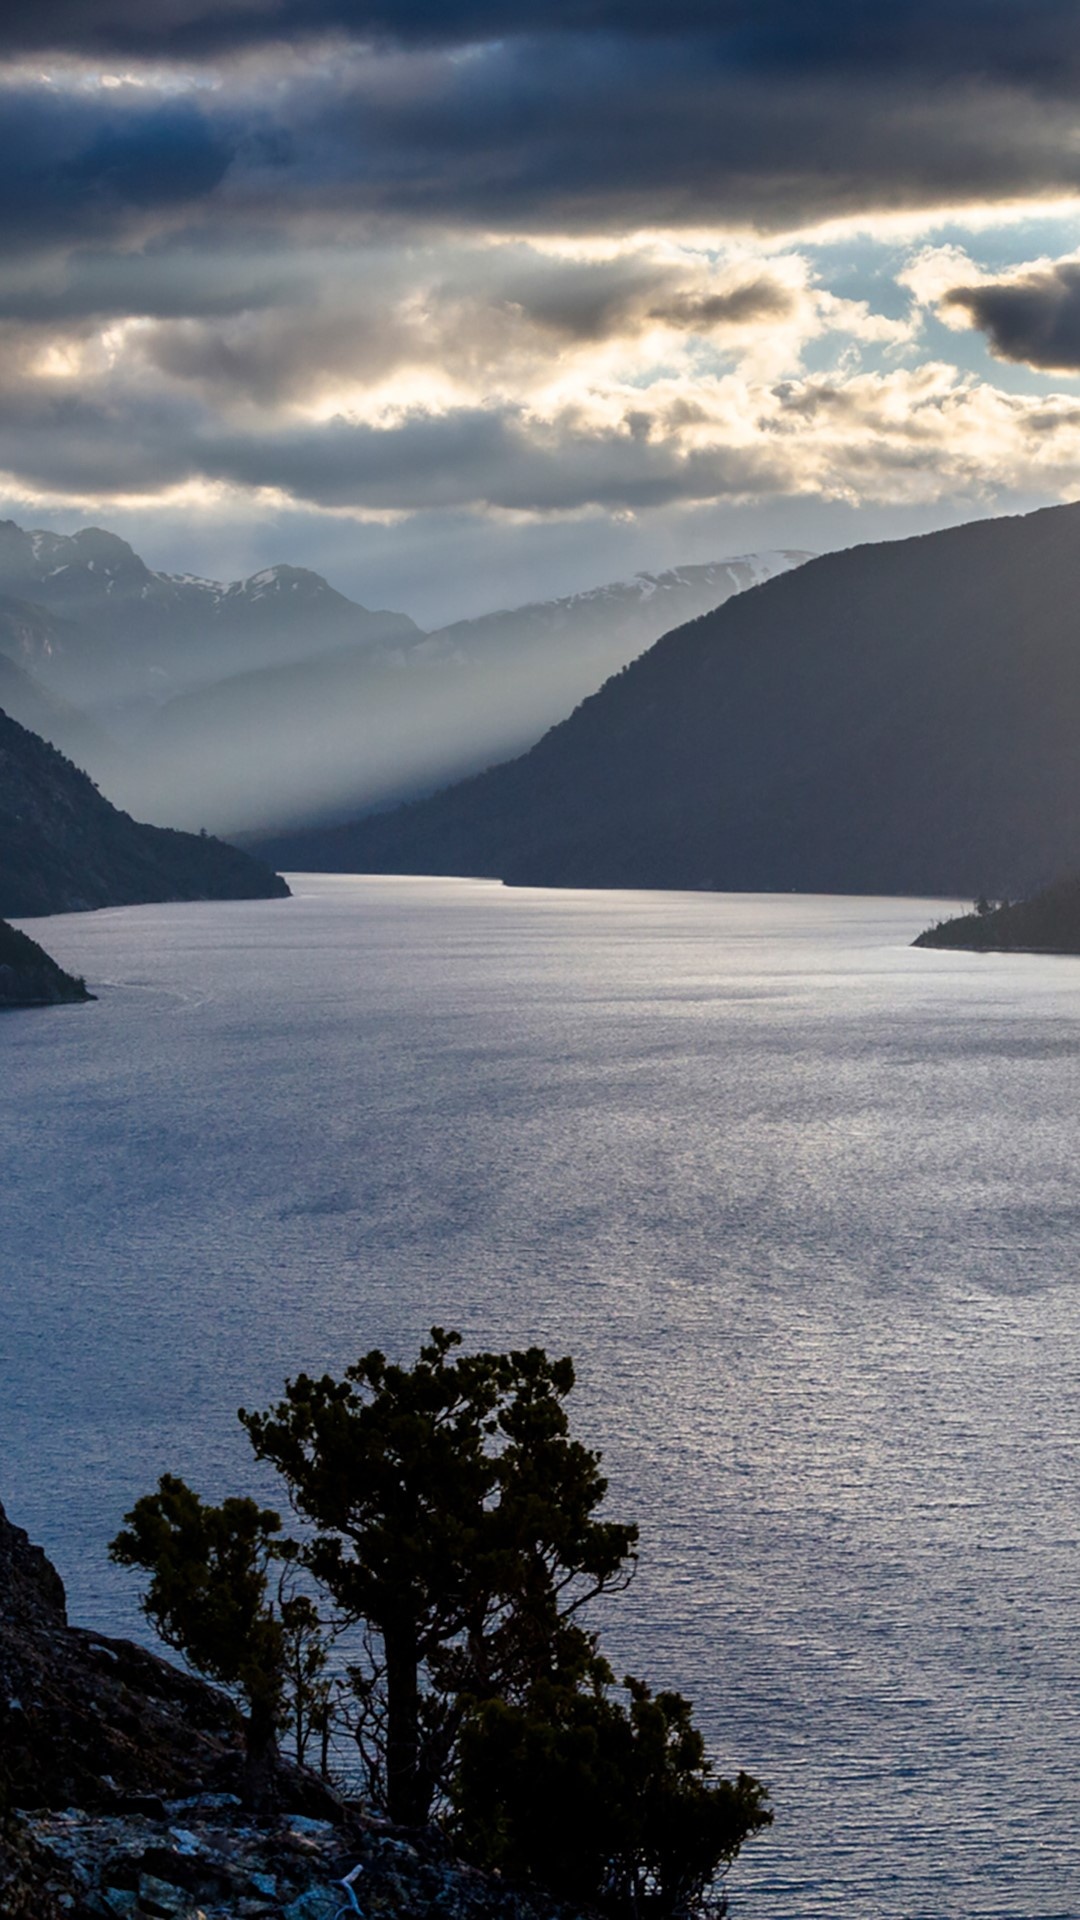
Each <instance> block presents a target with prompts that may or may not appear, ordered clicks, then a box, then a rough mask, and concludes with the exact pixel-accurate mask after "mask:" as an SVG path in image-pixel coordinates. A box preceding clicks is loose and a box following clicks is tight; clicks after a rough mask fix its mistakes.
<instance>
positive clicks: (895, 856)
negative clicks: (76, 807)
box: [261, 506, 1080, 897]
mask: <svg viewBox="0 0 1080 1920" xmlns="http://www.w3.org/2000/svg"><path fill="white" fill-rule="evenodd" d="M1078 739H1080V507H1076V506H1069V507H1059V508H1052V509H1048V510H1045V511H1043V512H1040V513H1035V514H1031V515H1028V516H1026V517H1023V518H1014V519H1003V520H994V521H982V522H978V523H976V524H974V525H971V526H966V527H959V528H955V529H951V530H949V531H947V532H943V533H935V534H929V535H926V536H924V537H922V538H920V539H914V540H903V541H895V542H891V543H889V544H886V545H879V546H865V547H857V548H853V549H852V550H850V551H848V552H846V553H837V554H830V555H826V556H824V557H822V558H820V559H817V560H811V561H809V562H808V563H807V564H806V565H805V566H803V567H800V568H799V569H798V570H797V571H794V572H791V573H787V574H785V575H783V576H781V577H780V578H777V579H772V580H769V581H767V582H765V583H764V584H763V585H761V586H757V587H755V588H753V589H752V590H751V591H750V592H748V593H744V594H740V595H739V596H738V597H736V598H734V599H732V600H729V601H728V602H727V604H726V605H725V606H723V607H721V608H719V609H718V611H716V612H715V613H712V614H708V615H706V616H705V617H704V618H702V619H699V620H695V621H693V622H692V623H691V624H689V625H688V626H684V627H681V628H679V629H678V630H677V631H675V632H673V633H670V634H668V635H666V637H665V638H664V639H662V640H660V641H659V642H658V643H657V645H656V646H654V647H653V648H652V649H651V650H650V651H649V652H648V653H646V654H645V655H644V656H643V657H642V658H641V659H640V660H637V661H635V662H634V664H633V665H632V666H630V667H629V668H627V670H626V671H625V672H623V673H621V674H619V675H618V676H617V677H616V678H614V679H612V680H609V681H608V682H607V683H606V685H605V686H604V687H603V688H602V689H601V690H600V692H599V693H597V694H596V695H594V696H593V697H592V698H591V699H588V700H586V701H585V702H584V703H583V704H582V705H581V706H580V707H579V708H578V709H577V711H576V712H575V713H574V714H573V715H572V716H571V718H570V719H569V720H567V721H565V722H564V723H563V724H562V725H561V726H557V727H554V728H553V729H552V730H551V731H550V732H549V733H548V734H546V735H545V737H544V738H543V740H541V741H540V743H539V744H538V745H537V746H536V747H534V748H533V749H532V751H531V752H530V753H528V754H526V755H524V756H523V757H522V758H521V759H518V760H515V761H512V762H510V763H509V764H507V765H504V766H501V767H497V768H494V769H492V770H491V771H489V772H487V773H484V774H481V775H479V776H478V777H476V778H474V779H472V780H469V781H466V782H463V783H462V784H460V785H458V786H455V787H452V788H449V789H448V790H446V791H445V792H443V793H441V794H438V795H436V796H434V797H433V798H431V799H429V800H425V801H420V802H418V803H416V804H414V805H412V806H409V807H404V808H399V809H398V810H396V811H395V812H393V813H387V814H382V815H378V816H375V817H372V818H368V819H366V820H362V821H359V822H357V823H356V824H354V825H351V826H349V827H343V828H339V829H337V830H335V831H331V832H325V833H321V834H316V833H307V834H298V835H294V836H289V837H285V836H275V837H273V838H267V839H264V840H263V841H262V842H261V851H263V853H264V854H265V855H268V856H269V857H272V858H273V859H274V860H275V861H278V862H280V863H281V864H283V865H287V866H291V867H295V868H304V867H309V868H321V869H335V868H337V869H344V870H349V871H355V872H363V871H378V872H403V873H456V874H472V875H488V876H494V877H499V878H502V879H504V880H506V881H509V882H514V883H519V884H536V885H543V886H579V887H666V888H717V889H727V888H731V889H751V890H755V889H770V890H784V889H789V888H794V889H799V890H804V891H823V892H880V893H922V894H942V895H952V896H953V897H955V896H956V894H957V893H960V894H964V893H966V894H969V895H975V894H979V893H987V894H993V895H995V896H1000V895H1003V894H1009V895H1014V896H1015V895H1016V894H1018V893H1027V892H1029V891H1030V890H1031V889H1032V888H1034V887H1036V886H1038V885H1040V884H1042V883H1044V882H1045V881H1046V880H1047V879H1048V878H1049V877H1050V876H1051V875H1052V874H1054V873H1055V872H1060V871H1061V870H1062V869H1063V868H1065V867H1067V866H1068V864H1069V863H1070V861H1071V860H1072V859H1073V858H1074V857H1075V849H1076V847H1077V846H1078V845H1080V755H1078V753H1077V740H1078Z"/></svg>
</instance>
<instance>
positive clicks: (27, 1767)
mask: <svg viewBox="0 0 1080 1920" xmlns="http://www.w3.org/2000/svg"><path fill="white" fill-rule="evenodd" d="M242 1756H243V1740H242V1737H241V1733H240V1722H239V1716H238V1715H237V1713H236V1711H235V1709H234V1708H233V1706H232V1704H231V1702H230V1701H229V1700H227V1699H226V1698H225V1696H224V1695H223V1694H221V1693H219V1692H218V1691H217V1689H216V1688H214V1687H209V1686H206V1685H204V1683H203V1682H202V1681H200V1680H196V1679H194V1678H192V1676H191V1675H189V1674H185V1673H181V1672H180V1671H179V1670H178V1669H177V1668H176V1667H173V1666H170V1665H169V1663H168V1662H167V1661H165V1660H161V1659H159V1658H158V1657H157V1655H156V1654H153V1653H150V1652H148V1651H147V1649H146V1648H145V1647H139V1646H136V1645H135V1644H134V1643H133V1642H132V1641H129V1640H113V1639H109V1638H108V1637H107V1636H106V1635H104V1634H99V1633H93V1632H90V1631H88V1630H87V1629H86V1628H81V1627H73V1626H70V1625H69V1624H68V1619H67V1611H66V1606H65V1600H64V1587H63V1582H62V1581H61V1579H60V1576H59V1574H58V1573H57V1572H56V1569H55V1568H54V1567H53V1566H52V1565H51V1563H50V1562H49V1560H47V1559H46V1557H45V1555H44V1553H42V1551H41V1549H40V1547H35V1546H32V1545H31V1544H30V1541H29V1540H28V1538H27V1536H26V1534H25V1533H24V1532H23V1530H22V1528H21V1527H15V1526H13V1525H12V1524H11V1522H10V1521H9V1520H8V1519H7V1516H6V1515H5V1513H4V1511H3V1508H2V1507H0V1778H2V1779H3V1784H4V1788H5V1790H6V1794H7V1798H8V1801H9V1803H10V1804H11V1805H13V1806H21V1807H57V1808H59V1807H71V1806H77V1807H83V1808H87V1809H106V1808H115V1807H117V1806H119V1805H122V1804H124V1803H125V1802H129V1801H130V1800H132V1799H133V1798H134V1799H136V1800H137V1799H138V1798H139V1797H140V1796H143V1795H146V1794H155V1795H158V1796H160V1795H162V1794H172V1795H177V1794H190V1793H196V1792H200V1791H203V1790H207V1789H209V1788H211V1787H216V1788H219V1789H222V1790H231V1789H232V1787H233V1786H234V1785H235V1783H236V1780H237V1778H238V1774H239V1768H240V1764H241V1760H242Z"/></svg>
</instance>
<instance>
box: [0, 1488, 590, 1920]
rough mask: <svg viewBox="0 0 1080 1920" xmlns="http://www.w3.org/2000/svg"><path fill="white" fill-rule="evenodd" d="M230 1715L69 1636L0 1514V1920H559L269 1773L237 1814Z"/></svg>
mask: <svg viewBox="0 0 1080 1920" xmlns="http://www.w3.org/2000/svg"><path fill="white" fill-rule="evenodd" d="M243 1745H244V1743H243V1736H242V1731H241V1726H240V1719H239V1715H238V1714H237V1712H236V1710H235V1709H234V1708H233V1706H232V1704H231V1702H230V1701H229V1700H228V1699H226V1698H225V1696H224V1695H223V1694H221V1693H219V1692H218V1691H217V1689H216V1688H213V1687H210V1686H207V1685H206V1684H205V1683H204V1682H203V1681H201V1680H197V1679H194V1678H193V1677H192V1676H190V1675H188V1674H185V1673H182V1672H180V1671H179V1670H178V1669H177V1668H176V1667H173V1666H172V1665H170V1663H169V1662H168V1661H165V1660H161V1659H159V1658H158V1657H157V1656H156V1655H155V1654H152V1653H149V1652H148V1651H147V1650H146V1649H145V1648H143V1647H139V1646H136V1645H135V1644H134V1643H133V1642H131V1641H126V1640H113V1639H110V1638H108V1637H107V1636H105V1635H102V1634H98V1633H93V1632H89V1631H87V1630H86V1629H83V1628H79V1627H73V1626H71V1625H69V1623H68V1619H67V1608H66V1600H65V1594H64V1587H63V1582H62V1581H61V1579H60V1576H59V1574H58V1573H57V1571H56V1569H55V1568H54V1567H53V1566H52V1564H51V1563H50V1561H49V1560H48V1559H47V1558H46V1556H45V1554H44V1553H43V1552H42V1551H41V1549H40V1548H39V1547H35V1546H33V1545H32V1544H31V1542H30V1540H29V1538H28V1537H27V1535H26V1533H25V1532H24V1531H23V1530H22V1528H20V1527H16V1526H13V1525H12V1523H11V1522H10V1521H9V1520H8V1518H7V1516H6V1514H5V1513H4V1510H3V1508H2V1507H0V1913H2V1914H3V1916H4V1920H334V1916H335V1915H336V1914H338V1913H339V1912H342V1911H344V1913H345V1914H348V1913H349V1912H351V1911H352V1905H351V1900H350V1894H349V1890H348V1888H346V1887H344V1886H343V1885H342V1884H341V1882H342V1881H343V1880H344V1878H345V1876H346V1875H349V1874H353V1875H355V1878H354V1881H353V1885H354V1887H355V1889H356V1897H357V1900H358V1904H359V1908H360V1910H361V1911H362V1913H363V1914H364V1916H365V1920H405V1916H413V1915H430V1916H432V1920H435V1917H436V1916H437V1917H438V1920H560V1916H562V1920H565V1917H566V1910H565V1909H560V1908H559V1907H557V1906H556V1905H555V1904H554V1903H552V1902H550V1901H547V1900H544V1899H542V1898H538V1897H533V1896H532V1895H530V1894H529V1893H528V1892H526V1891H524V1890H518V1889H514V1888H512V1887H510V1886H509V1885H507V1884H505V1883H503V1882H502V1881H500V1880H498V1879H497V1878H493V1877H492V1876H490V1875H487V1874H483V1873H480V1872H477V1871H476V1870H475V1869H473V1868H470V1867H466V1866H463V1865H462V1864H461V1863H460V1862H458V1861H455V1860H454V1859H453V1858H452V1857H451V1855H450V1854H449V1852H448V1849H447V1847H446V1844H445V1841H444V1840H443V1838H442V1836H441V1834H440V1833H439V1832H438V1830H437V1829H434V1828H425V1829H423V1830H422V1831H413V1830H405V1829H398V1828H394V1827H392V1826H391V1825H390V1824H389V1823H388V1822H386V1821H384V1820H381V1819H379V1818H377V1817H375V1816H374V1815H372V1814H371V1813H370V1812H369V1811H368V1810H367V1809H365V1808H364V1807H363V1805H361V1804H360V1803H359V1802H356V1801H352V1800H349V1799H346V1798H342V1797H341V1796H339V1795H337V1794H335V1793H334V1792H332V1791H331V1790H330V1789H329V1788H328V1787H327V1786H326V1785H325V1783H324V1782H323V1781H322V1780H321V1779H320V1778H319V1777H318V1776H317V1775H315V1774H312V1773H308V1772H306V1771H304V1770H302V1769H300V1768H298V1767H295V1766H292V1765H289V1764H288V1763H287V1762H282V1763H281V1765H280V1767H279V1771H278V1777H277V1782H276V1785H277V1804H278V1811H277V1813H275V1814H274V1815H273V1816H258V1817H257V1816H254V1815H252V1814H250V1813H247V1812H245V1811H244V1810H243V1808H242V1807H241V1804H240V1800H239V1797H238V1794H237V1792H236V1787H237V1786H238V1784H239V1780H240V1773H241V1768H242V1765H243Z"/></svg>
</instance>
